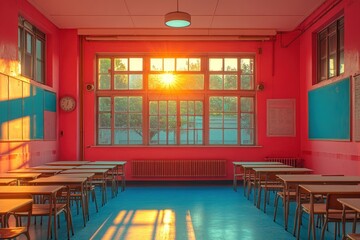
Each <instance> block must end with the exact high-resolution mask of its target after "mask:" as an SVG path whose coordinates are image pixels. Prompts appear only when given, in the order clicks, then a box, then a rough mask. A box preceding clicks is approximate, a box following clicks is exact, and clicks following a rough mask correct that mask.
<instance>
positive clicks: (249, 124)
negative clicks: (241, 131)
mask: <svg viewBox="0 0 360 240" xmlns="http://www.w3.org/2000/svg"><path fill="white" fill-rule="evenodd" d="M241 128H254V119H253V114H251V113H241Z"/></svg>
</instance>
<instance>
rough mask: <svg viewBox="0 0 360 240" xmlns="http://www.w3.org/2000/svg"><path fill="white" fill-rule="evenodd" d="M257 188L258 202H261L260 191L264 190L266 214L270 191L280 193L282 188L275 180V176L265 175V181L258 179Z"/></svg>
mask: <svg viewBox="0 0 360 240" xmlns="http://www.w3.org/2000/svg"><path fill="white" fill-rule="evenodd" d="M258 187H259V188H260V190H259V196H258V198H259V199H258V201H260V200H261V191H262V190H264V212H266V204H267V203H268V202H269V198H270V191H275V192H278V191H281V190H283V188H284V186H283V185H282V184H281V182H280V181H279V180H278V179H277V176H276V174H267V177H266V179H260V186H258Z"/></svg>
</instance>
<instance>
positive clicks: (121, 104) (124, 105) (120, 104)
mask: <svg viewBox="0 0 360 240" xmlns="http://www.w3.org/2000/svg"><path fill="white" fill-rule="evenodd" d="M128 100H129V98H128V97H115V98H114V105H115V108H114V110H115V112H128V107H129V103H128Z"/></svg>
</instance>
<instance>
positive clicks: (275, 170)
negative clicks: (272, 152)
mask: <svg viewBox="0 0 360 240" xmlns="http://www.w3.org/2000/svg"><path fill="white" fill-rule="evenodd" d="M253 170H254V171H255V172H257V173H262V172H265V173H297V172H312V171H313V170H312V169H309V168H296V167H289V168H278V167H275V166H274V167H269V168H253Z"/></svg>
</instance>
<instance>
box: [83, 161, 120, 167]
mask: <svg viewBox="0 0 360 240" xmlns="http://www.w3.org/2000/svg"><path fill="white" fill-rule="evenodd" d="M125 164H126V161H95V162H88V163H86V165H117V166H120V165H121V166H122V165H125Z"/></svg>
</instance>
